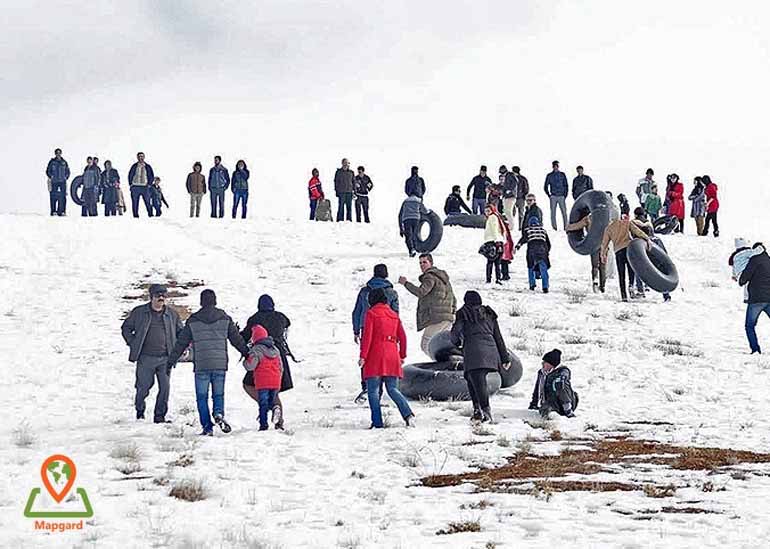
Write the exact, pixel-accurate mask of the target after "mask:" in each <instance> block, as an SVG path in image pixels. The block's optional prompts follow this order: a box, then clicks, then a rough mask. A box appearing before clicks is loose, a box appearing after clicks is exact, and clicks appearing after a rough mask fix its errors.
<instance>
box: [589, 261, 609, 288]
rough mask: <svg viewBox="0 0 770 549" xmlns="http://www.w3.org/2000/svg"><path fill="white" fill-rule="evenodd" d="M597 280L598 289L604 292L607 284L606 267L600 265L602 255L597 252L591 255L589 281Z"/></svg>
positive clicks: (602, 264)
mask: <svg viewBox="0 0 770 549" xmlns="http://www.w3.org/2000/svg"><path fill="white" fill-rule="evenodd" d="M597 277H598V278H599V289H601V291H604V286H605V284H606V283H607V265H606V264H604V263H602V254H601V253H600V252H598V251H596V252H594V253H592V254H591V280H592V281H593V282H596V278H597Z"/></svg>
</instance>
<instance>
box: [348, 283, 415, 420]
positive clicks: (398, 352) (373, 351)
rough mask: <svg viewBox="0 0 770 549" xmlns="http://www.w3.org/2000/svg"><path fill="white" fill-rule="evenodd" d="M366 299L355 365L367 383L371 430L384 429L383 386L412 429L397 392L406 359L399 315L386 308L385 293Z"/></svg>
mask: <svg viewBox="0 0 770 549" xmlns="http://www.w3.org/2000/svg"><path fill="white" fill-rule="evenodd" d="M368 299H369V306H370V308H369V310H368V311H367V313H366V319H365V320H364V330H363V337H362V339H361V354H360V359H359V361H358V364H359V366H360V367H361V369H362V374H361V376H362V377H363V379H364V380H365V381H366V389H367V393H368V400H369V409H370V411H371V417H372V425H371V428H374V429H382V428H383V427H384V426H385V425H384V424H383V421H382V410H381V408H380V384H384V385H385V390H386V391H387V392H388V395H389V396H390V398H391V400H393V402H394V403H395V404H396V406H397V407H398V411H399V412H400V413H401V417H402V418H403V420H404V423H406V426H407V427H413V426H414V414H413V413H412V410H411V408H410V407H409V403H408V402H407V401H406V398H404V395H403V394H401V391H399V390H398V380H399V379H400V378H402V377H403V372H402V369H401V365H402V364H403V362H404V358H406V332H404V327H403V325H402V324H401V320H400V319H399V318H398V314H397V313H395V312H394V311H393V309H391V308H390V306H389V305H388V297H387V295H385V290H383V289H382V288H377V289H375V290H372V291H371V292H370V293H369V297H368Z"/></svg>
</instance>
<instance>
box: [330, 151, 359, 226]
mask: <svg viewBox="0 0 770 549" xmlns="http://www.w3.org/2000/svg"><path fill="white" fill-rule="evenodd" d="M353 191H354V186H353V170H351V169H350V161H349V160H348V159H347V158H343V159H342V167H341V168H337V171H336V172H334V192H335V194H336V195H337V221H338V222H339V221H342V220H346V221H353V214H352V212H351V209H352V207H353Z"/></svg>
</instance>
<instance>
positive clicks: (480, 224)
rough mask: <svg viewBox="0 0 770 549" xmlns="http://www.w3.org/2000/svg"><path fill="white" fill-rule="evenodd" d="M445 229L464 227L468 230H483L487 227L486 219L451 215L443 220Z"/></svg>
mask: <svg viewBox="0 0 770 549" xmlns="http://www.w3.org/2000/svg"><path fill="white" fill-rule="evenodd" d="M444 225H446V226H447V227H466V228H468V229H483V228H484V227H486V226H487V218H486V217H485V216H483V215H470V214H452V215H448V216H447V217H446V219H445V220H444Z"/></svg>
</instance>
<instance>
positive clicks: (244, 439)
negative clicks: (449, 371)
mask: <svg viewBox="0 0 770 549" xmlns="http://www.w3.org/2000/svg"><path fill="white" fill-rule="evenodd" d="M388 221H390V220H388ZM726 232H727V231H725V233H726ZM746 236H747V237H748V238H751V237H752V236H755V235H746ZM0 237H1V238H0V240H1V241H2V242H3V245H2V248H0V293H1V294H2V296H3V300H2V305H0V362H1V363H2V365H3V371H4V376H5V380H6V383H4V386H5V387H6V389H5V390H4V398H3V402H4V404H5V406H4V409H5V421H3V422H2V427H0V430H1V431H2V440H3V441H4V444H3V445H2V449H1V450H0V452H1V454H2V463H3V473H4V474H3V475H2V480H0V483H1V484H0V545H2V546H4V547H38V546H40V547H64V546H76V547H122V548H129V547H150V546H154V547H189V548H192V547H196V548H197V547H200V548H203V547H345V548H358V547H361V548H364V547H401V548H405V549H406V548H416V547H420V548H422V547H448V546H452V547H479V548H482V547H488V548H491V547H523V546H533V547H535V546H537V547H563V546H569V547H629V548H630V547H696V546H697V547H703V546H708V547H719V546H722V547H724V546H729V547H759V546H762V545H763V541H762V540H766V539H768V536H770V526H768V524H767V521H766V517H767V512H766V509H767V500H768V496H769V495H770V476H768V473H770V468H768V466H767V465H760V464H754V465H750V466H749V465H742V464H741V463H730V464H729V466H727V467H716V466H715V467H713V468H711V469H709V468H707V469H705V470H677V469H672V468H667V467H664V466H662V465H660V464H651V465H648V466H642V467H624V466H622V465H620V466H619V465H616V466H614V467H612V468H608V469H605V470H603V471H602V472H601V473H600V474H599V475H598V476H596V475H594V476H593V477H591V478H592V479H593V480H592V481H597V482H599V481H615V482H620V483H632V484H636V485H645V486H661V485H662V486H670V489H667V490H663V491H662V492H661V490H657V489H656V490H652V489H650V490H647V489H645V490H630V491H623V490H616V491H596V492H591V491H580V490H578V491H564V492H561V491H553V492H550V491H543V490H532V491H531V492H530V493H502V492H501V491H499V490H498V491H491V492H485V491H483V490H482V489H479V488H477V487H476V486H475V485H473V484H461V485H460V486H457V487H447V488H429V487H426V486H422V485H421V483H420V479H421V478H423V477H426V476H430V475H438V474H444V475H445V474H453V473H461V472H467V471H475V470H477V469H478V468H479V467H482V466H483V467H493V466H498V465H501V464H503V463H505V462H506V458H508V457H511V456H513V455H514V454H517V453H518V454H520V455H524V454H556V453H558V452H559V451H560V450H561V449H563V448H566V447H568V446H571V447H573V448H574V447H580V446H581V445H582V446H590V444H591V443H592V441H597V440H604V439H607V438H610V437H618V436H619V435H625V436H628V437H631V438H639V439H646V440H652V441H660V442H665V443H668V444H671V445H675V446H696V447H720V448H728V449H740V450H752V451H755V452H770V435H768V433H770V417H769V416H768V414H767V413H765V411H766V407H767V395H768V394H770V377H768V375H767V373H768V370H769V369H770V359H767V358H758V357H750V356H749V355H748V354H747V349H748V346H747V344H746V342H745V336H744V332H743V314H744V306H743V304H742V301H741V300H742V294H741V290H740V289H739V288H738V287H737V286H736V284H735V283H734V282H733V281H732V280H730V276H729V270H728V267H727V264H726V261H727V257H728V255H729V253H730V252H731V245H732V239H728V238H723V239H721V240H714V239H710V238H709V239H706V238H695V237H693V236H680V235H677V236H670V237H665V239H666V240H665V242H666V246H667V247H668V249H669V251H670V253H671V256H672V257H673V258H674V260H675V262H676V263H677V266H678V268H679V273H680V277H681V285H680V288H679V289H677V291H676V292H675V293H674V295H673V301H672V302H671V303H667V304H664V303H663V302H662V299H660V297H659V296H657V295H654V294H653V295H651V296H650V297H649V298H648V299H647V300H646V301H644V302H639V303H637V302H633V303H629V304H621V303H619V302H618V301H617V297H616V296H617V289H616V282H615V281H614V280H613V281H609V282H608V288H609V293H608V294H607V295H594V294H591V293H586V292H590V288H589V287H590V264H589V260H588V258H586V257H581V256H577V255H576V254H574V253H572V252H571V250H570V249H569V247H568V246H567V243H566V239H565V238H564V237H563V233H560V234H557V235H553V234H552V238H553V241H554V251H553V252H552V262H553V270H552V274H551V280H552V282H551V284H552V292H551V293H550V294H548V295H543V294H541V293H539V292H538V293H531V292H529V290H528V288H527V282H526V271H525V266H524V258H523V255H524V254H521V255H520V256H517V258H516V259H515V261H514V263H513V265H512V278H513V280H512V281H511V282H510V283H509V284H508V285H507V286H506V287H504V288H502V289H499V288H490V287H489V286H486V285H484V284H483V268H484V261H483V259H482V258H481V256H479V255H478V254H477V253H476V251H477V249H478V247H479V245H480V244H481V238H482V235H481V232H480V231H473V230H467V229H454V230H447V231H446V232H445V236H444V240H443V242H442V244H441V246H440V247H439V249H438V250H437V251H436V253H435V258H436V264H437V265H438V266H439V267H441V268H444V269H446V270H447V271H448V272H449V274H450V276H451V278H452V283H453V285H454V289H455V293H456V295H457V296H458V299H462V295H463V293H464V292H465V291H466V290H468V289H479V290H480V292H481V294H482V296H483V298H484V300H485V302H486V303H488V304H490V305H492V306H493V307H494V308H495V309H496V310H497V312H498V313H499V315H500V319H501V328H502V330H503V334H504V336H505V338H506V340H507V342H508V345H509V347H511V348H513V349H514V350H515V352H516V353H517V354H518V355H519V357H520V358H521V360H522V361H523V363H524V368H525V369H524V377H523V379H522V381H521V382H520V383H519V384H518V385H516V386H515V387H513V388H511V389H508V390H504V391H501V392H500V393H498V394H497V395H496V396H494V397H493V399H492V407H493V411H495V413H496V418H497V420H498V422H497V424H495V425H493V426H491V427H484V428H482V429H479V428H476V429H473V428H472V427H471V426H470V424H469V421H468V415H469V412H468V409H469V406H468V404H466V403H458V402H446V403H436V402H416V403H413V406H414V410H415V413H416V416H417V420H418V427H417V428H416V429H413V430H412V429H409V430H407V429H405V428H404V427H403V426H402V424H401V421H400V419H399V416H398V413H397V411H396V410H395V407H394V406H393V405H391V406H390V407H389V408H386V411H387V414H388V416H389V421H390V428H388V429H385V430H383V431H369V430H367V427H368V425H369V415H368V408H367V407H366V406H363V407H362V406H358V405H355V404H354V403H353V398H354V396H355V395H356V392H357V389H358V385H359V377H358V368H357V366H356V347H355V345H354V343H353V337H352V331H351V327H350V313H351V310H352V308H353V303H354V299H355V295H356V292H357V291H358V288H359V287H360V286H361V285H362V284H363V283H364V282H365V281H366V280H367V279H368V278H369V277H370V275H371V269H372V266H373V265H374V264H375V263H378V262H385V263H386V264H387V265H388V267H389V270H390V275H391V279H393V280H395V279H397V278H398V276H399V275H400V274H403V275H405V276H407V277H408V278H410V279H412V280H414V279H416V278H417V276H418V274H419V269H418V264H417V260H416V259H410V258H408V257H407V255H406V253H405V250H404V247H403V244H402V242H401V241H400V239H399V238H398V234H397V231H394V228H393V225H392V223H390V222H388V223H382V222H378V223H374V224H372V225H371V226H363V225H353V224H339V225H337V224H321V223H312V222H308V221H303V222H298V221H297V220H296V219H288V218H280V217H270V218H268V219H260V220H257V219H249V220H247V221H246V222H241V221H231V220H229V219H225V220H222V221H214V220H211V219H208V218H201V219H200V220H188V219H173V218H167V217H163V218H156V219H151V220H148V219H142V220H139V221H137V220H134V219H131V218H128V217H123V218H118V219H105V218H104V217H99V218H95V219H88V220H85V219H81V218H79V217H74V216H73V217H68V218H62V219H51V218H48V217H42V216H34V215H3V216H0ZM196 281H203V283H204V284H205V287H208V288H212V289H214V290H215V291H216V292H217V295H218V301H219V305H220V306H221V307H222V308H224V309H225V310H226V311H227V312H228V313H229V314H230V315H231V316H232V317H233V318H234V319H235V320H236V321H237V322H240V323H241V324H243V323H244V322H245V320H246V318H247V317H248V316H249V315H250V314H252V313H253V312H254V311H255V310H256V304H257V298H258V297H259V295H260V294H262V293H269V294H271V295H272V296H273V298H274V299H275V301H276V305H277V308H278V309H279V310H281V311H283V312H285V313H286V314H287V315H288V316H289V317H290V318H291V320H292V323H293V326H292V329H291V331H290V334H289V342H290V344H291V346H292V349H293V350H294V352H295V354H296V355H297V356H298V357H299V358H301V359H302V363H301V364H297V365H294V366H293V374H294V379H295V385H296V388H295V390H293V391H291V392H289V393H286V394H285V398H284V405H285V413H286V427H287V430H286V431H285V432H283V433H282V432H276V431H272V430H271V431H268V432H264V433H259V432H257V430H256V420H255V418H256V415H257V406H256V404H255V403H254V402H253V401H251V400H250V399H249V398H248V397H247V395H246V394H245V393H244V392H243V390H242V389H241V386H240V384H241V379H242V377H243V371H242V368H241V366H240V365H238V364H237V362H236V354H237V353H236V352H235V351H233V352H232V353H231V366H230V368H231V369H230V372H229V373H228V378H227V388H226V396H225V403H226V410H227V416H228V418H229V420H230V421H231V423H232V425H233V427H234V429H233V432H232V433H231V434H229V435H223V434H222V433H221V432H217V433H215V437H214V438H205V439H203V438H201V437H198V436H197V433H198V432H199V430H200V429H199V426H198V424H197V414H196V412H195V402H194V387H193V376H192V368H191V365H189V364H180V365H179V366H178V367H177V368H176V370H175V371H174V373H173V376H172V388H171V401H170V413H169V416H170V417H172V418H173V423H172V424H170V425H154V424H152V423H150V422H146V421H142V422H137V421H135V420H134V411H133V406H132V404H133V395H134V387H133V385H134V367H133V366H132V365H131V364H129V363H128V362H127V358H128V349H127V347H126V346H125V345H124V343H123V340H122V339H121V337H120V330H119V328H120V322H121V319H122V317H123V316H124V314H125V313H126V312H127V311H128V310H130V309H131V308H132V307H134V306H136V305H137V304H139V303H142V301H141V300H138V299H135V298H137V297H139V296H141V294H142V291H143V290H142V289H141V288H140V287H139V286H140V285H142V284H146V283H148V282H169V283H172V284H175V285H177V288H175V291H176V292H178V297H174V298H173V301H174V302H175V303H176V304H178V305H182V306H187V307H189V308H190V309H193V310H195V309H196V308H197V301H198V294H199V291H200V289H202V287H198V286H196V284H197V282H196ZM398 291H399V294H400V299H401V303H402V313H401V315H402V319H403V320H404V323H405V327H406V328H407V334H408V336H410V342H409V351H410V352H409V358H408V361H412V362H414V361H421V360H424V358H425V357H424V356H423V355H422V353H421V352H420V350H419V345H418V335H417V334H416V332H415V323H414V315H415V308H416V299H415V298H413V297H412V296H411V295H409V294H407V293H406V292H405V291H403V288H401V287H400V286H399V287H398ZM758 331H759V336H760V340H763V341H764V342H765V344H766V346H770V322H768V321H767V319H764V318H763V319H762V320H761V321H760V325H759V330H758ZM553 347H559V348H561V349H562V350H563V351H564V362H565V363H566V364H567V365H569V366H570V367H571V368H572V372H573V383H574V386H575V389H576V390H577V391H578V392H579V393H580V397H581V399H580V407H579V409H578V410H577V418H575V419H573V420H565V419H562V418H559V419H553V420H551V421H549V422H542V421H541V420H540V419H539V416H538V415H537V414H536V412H531V411H528V410H527V404H528V402H529V397H530V394H531V389H532V384H533V381H534V379H535V375H536V369H537V368H538V367H539V363H540V361H539V359H540V356H541V355H542V354H543V353H544V352H545V351H548V350H550V349H551V348H553ZM152 399H154V392H153V393H152V394H151V397H150V401H149V402H150V405H151V402H152ZM53 453H64V454H66V455H68V456H70V457H71V458H72V459H73V460H74V461H75V462H76V463H77V466H78V482H77V484H78V485H79V486H83V487H85V488H87V489H88V491H89V494H90V497H91V501H92V503H93V506H94V510H95V514H94V517H93V519H89V520H88V521H87V524H86V526H85V528H84V530H83V531H82V532H72V533H69V532H68V533H64V534H46V533H42V532H35V531H33V526H32V520H30V519H24V518H22V514H21V513H22V509H23V505H24V501H25V499H26V496H27V494H28V493H29V490H30V488H32V487H33V486H36V485H39V483H40V481H39V474H38V473H39V468H40V463H42V461H43V460H44V459H45V458H46V457H48V456H49V455H51V454H53ZM569 478H573V479H579V478H580V477H569ZM597 479H598V480H597ZM185 480H190V481H196V482H198V481H199V482H201V483H202V486H203V488H204V489H205V492H206V498H205V499H203V500H202V501H197V502H187V501H181V500H178V499H175V498H172V497H169V490H170V489H171V487H173V486H174V485H175V484H177V483H179V482H182V481H185ZM477 490H480V491H479V493H477V492H476V491H477ZM514 492H515V491H514ZM654 496H662V497H654ZM688 510H689V512H688ZM450 523H461V524H464V525H466V526H467V529H468V530H476V529H477V530H479V531H477V532H472V531H471V532H465V533H462V532H461V533H454V534H447V535H437V532H439V531H441V530H451V527H450V526H449V525H450ZM469 525H470V526H469Z"/></svg>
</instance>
